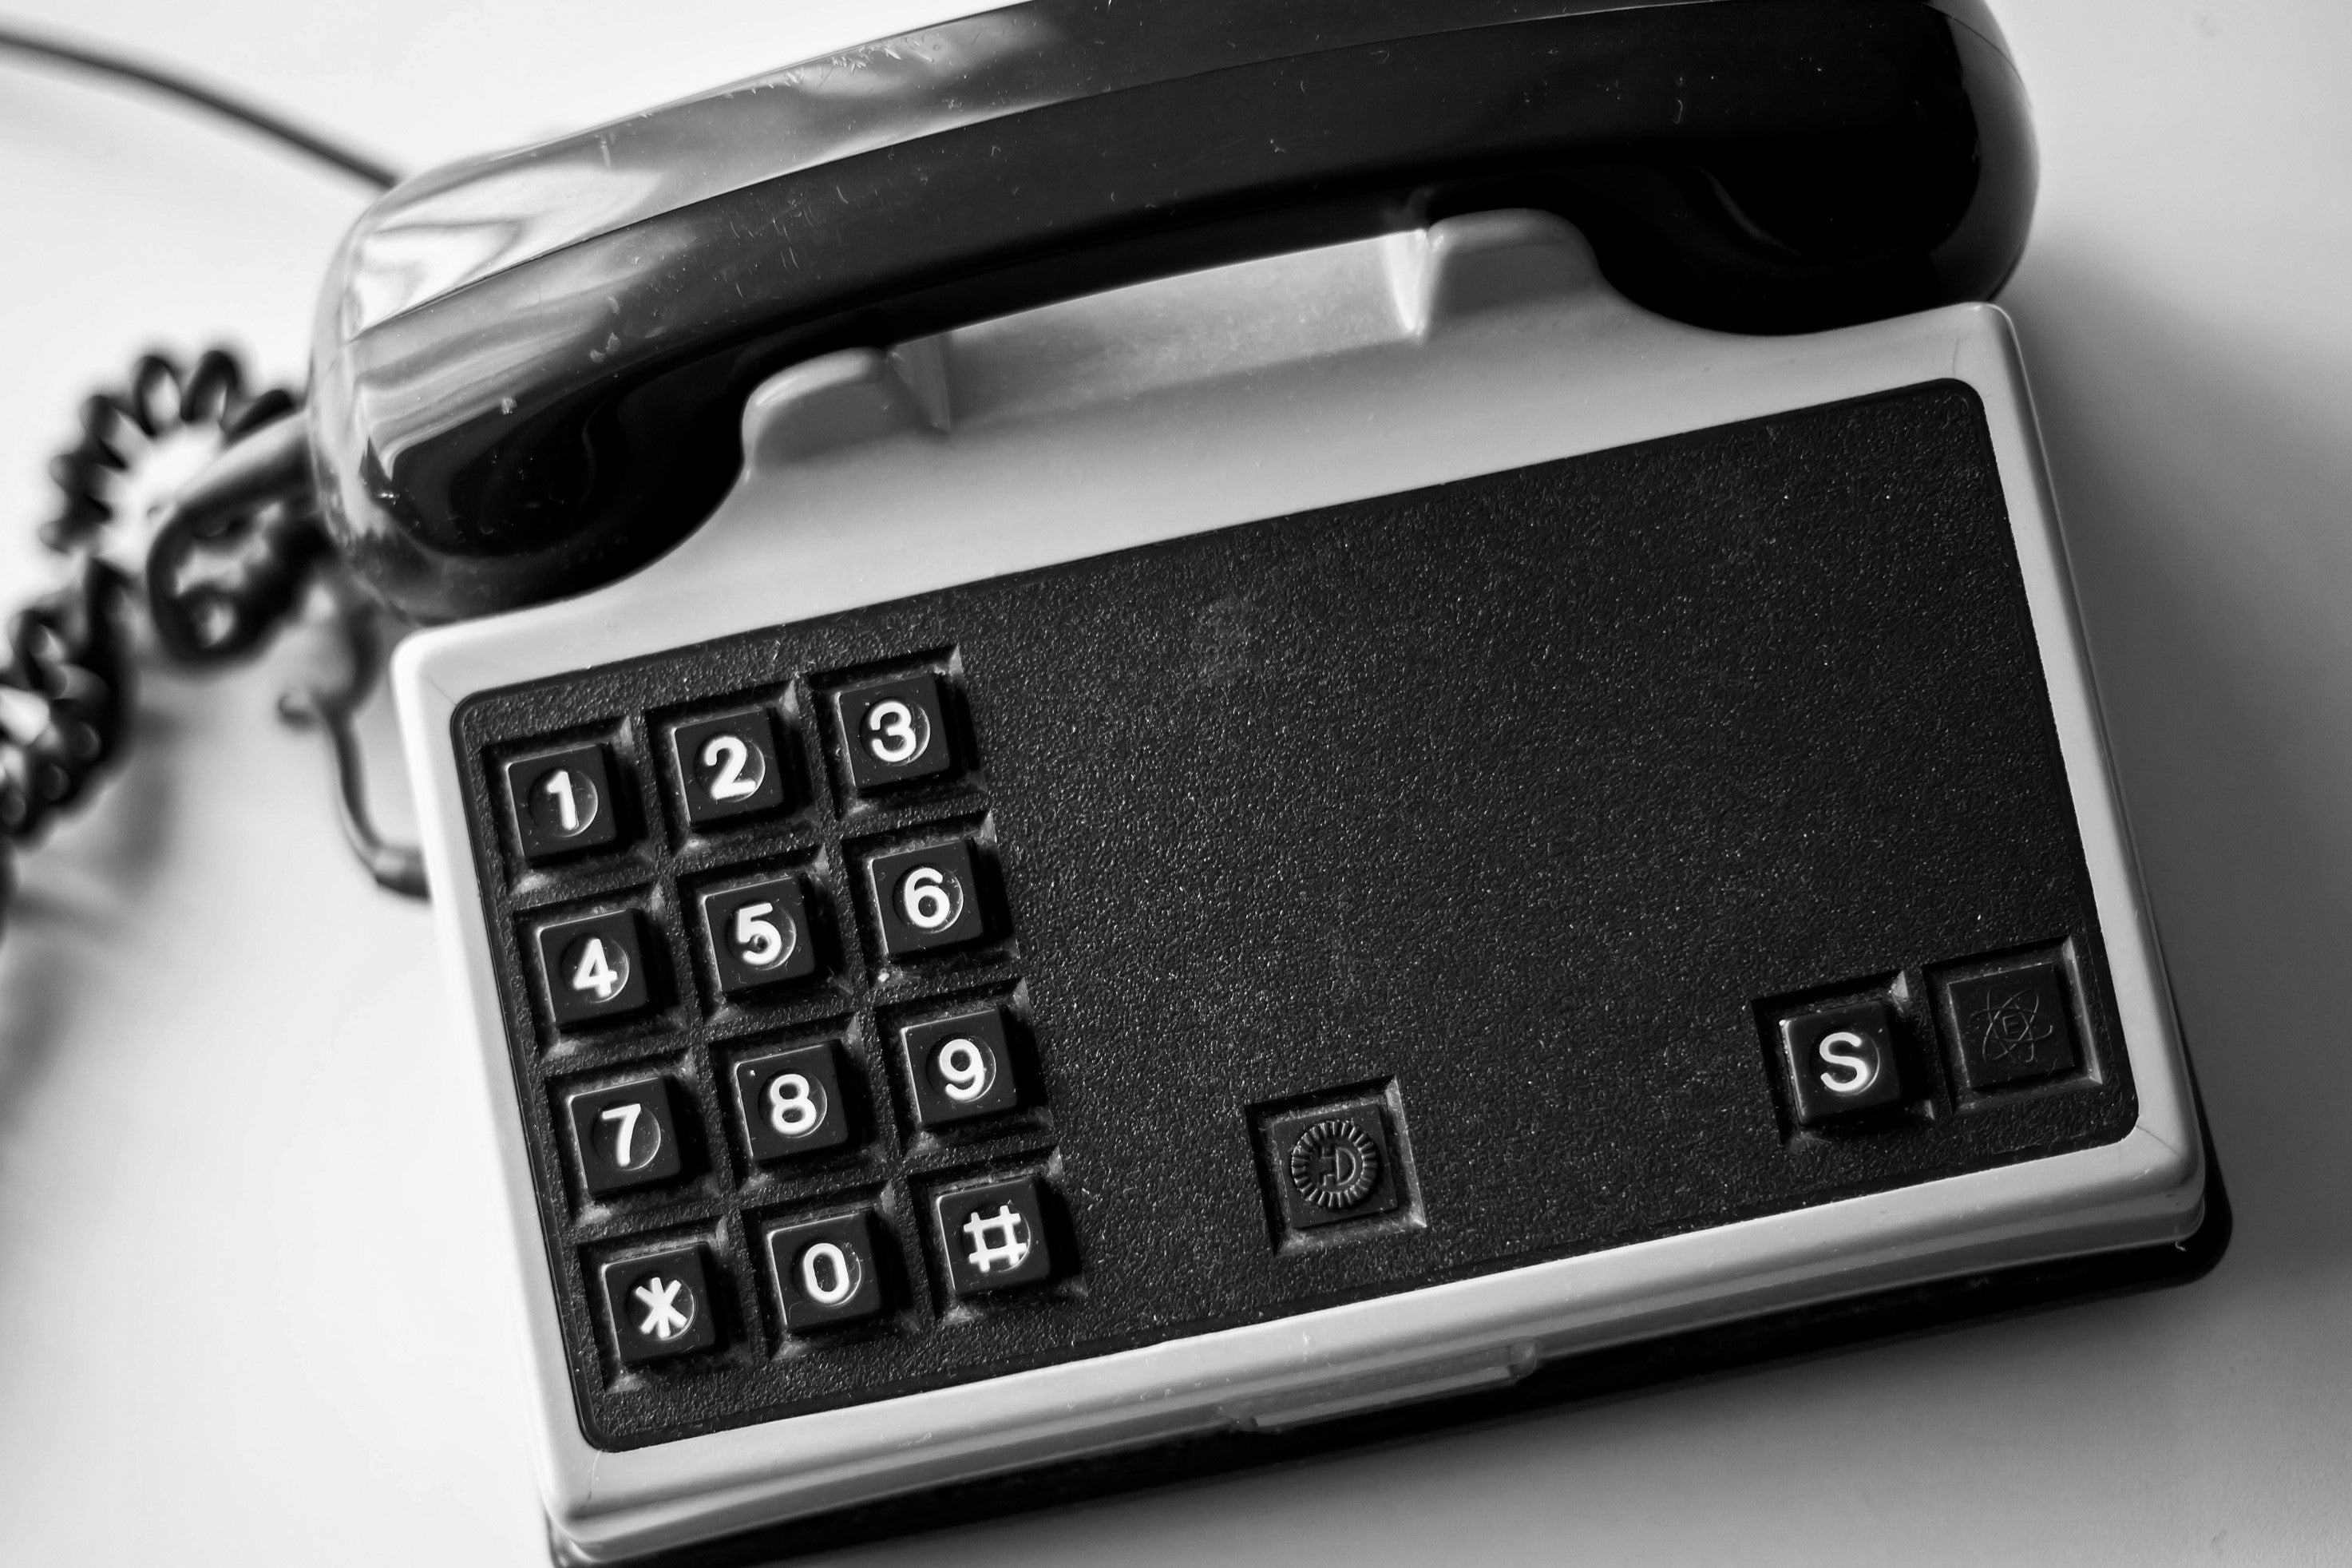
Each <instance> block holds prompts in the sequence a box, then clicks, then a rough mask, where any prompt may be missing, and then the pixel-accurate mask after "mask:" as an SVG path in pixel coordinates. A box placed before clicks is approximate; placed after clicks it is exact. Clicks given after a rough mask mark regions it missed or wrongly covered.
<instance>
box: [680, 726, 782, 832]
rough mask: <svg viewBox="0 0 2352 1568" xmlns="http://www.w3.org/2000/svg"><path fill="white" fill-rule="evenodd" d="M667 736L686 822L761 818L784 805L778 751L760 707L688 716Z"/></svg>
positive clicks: (704, 824)
mask: <svg viewBox="0 0 2352 1568" xmlns="http://www.w3.org/2000/svg"><path fill="white" fill-rule="evenodd" d="M669 739H670V751H671V754H672V756H673V757H674V758H675V759H676V762H677V782H678V793H679V795H681V797H683V799H684V801H685V804H686V820H687V823H688V826H694V827H709V826H715V825H717V824H720V823H726V822H732V821H735V820H738V819H740V818H744V817H752V816H765V815H766V814H768V813H770V812H772V811H776V810H779V809H781V808H782V805H784V801H785V791H784V768H783V761H782V758H783V752H782V749H781V748H780V747H779V746H778V745H777V744H776V725H775V721H774V720H772V719H771V718H770V717H769V716H768V710H766V709H764V708H742V709H738V710H735V711H733V712H731V713H721V714H719V715H717V716H716V717H713V718H709V719H695V720H689V721H687V722H685V723H682V724H679V725H677V726H676V727H675V728H674V729H672V730H671V731H670V732H669Z"/></svg>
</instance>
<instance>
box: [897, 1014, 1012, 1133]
mask: <svg viewBox="0 0 2352 1568" xmlns="http://www.w3.org/2000/svg"><path fill="white" fill-rule="evenodd" d="M1007 1038H1008V1037H1007V1033H1006V1029H1005V1023H1004V1009H1003V1008H1002V1007H983V1008H982V1009H980V1010H979V1011H978V1012H974V1013H959V1014H957V1015H956V1016H954V1017H952V1018H934V1019H932V1020H930V1021H929V1022H928V1023H922V1024H909V1025H908V1026H906V1027H905V1028H903V1029H901V1030H899V1031H898V1048H899V1050H900V1052H901V1053H902V1054H903V1056H904V1058H905V1060H906V1064H907V1079H908V1082H910V1083H912V1084H913V1085H914V1086H915V1121H916V1124H917V1125H919V1126H922V1127H943V1126H946V1125H948V1124H950V1123H951V1122H957V1121H971V1119H972V1118H974V1117H979V1116H993V1115H995V1114H996V1113H997V1112H999V1111H1003V1110H1013V1109H1015V1108H1016V1107H1018V1106H1019V1105H1020V1103H1021V1085H1020V1076H1019V1074H1017V1073H1016V1072H1014V1071H1013V1052H1012V1049H1011V1047H1010V1046H1009V1045H1008V1044H1007Z"/></svg>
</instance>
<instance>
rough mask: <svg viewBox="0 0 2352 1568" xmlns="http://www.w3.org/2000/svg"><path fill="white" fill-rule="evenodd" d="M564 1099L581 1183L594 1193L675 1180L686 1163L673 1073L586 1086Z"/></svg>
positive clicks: (625, 1189) (622, 1190)
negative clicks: (674, 1101)
mask: <svg viewBox="0 0 2352 1568" xmlns="http://www.w3.org/2000/svg"><path fill="white" fill-rule="evenodd" d="M564 1105H565V1107H566V1109H568V1110H570V1112H571V1116H572V1152H573V1153H574V1154H575V1155H576V1156H578V1158H579V1161H580V1184H581V1185H583V1186H584V1187H586V1188H587V1189H588V1191H589V1194H591V1195H592V1196H594V1197H600V1198H602V1197H609V1196H611V1195H612V1194H614V1193H625V1192H627V1191H629V1190H630V1189H631V1188H633V1187H646V1186H651V1185H653V1184H655V1183H656V1182H667V1181H673V1180H675V1179H676V1178H677V1175H678V1173H679V1172H681V1171H682V1170H684V1169H685V1162H684V1160H683V1159H682V1157H681V1156H680V1153H679V1150H678V1146H677V1115H676V1113H675V1112H674V1110H673V1109H672V1107H671V1104H670V1095H669V1079H666V1078H664V1077H662V1076H661V1075H660V1074H658V1073H656V1074H652V1075H650V1076H648V1077H646V1078H638V1079H630V1080H629V1081H628V1082H626V1083H617V1084H613V1085H611V1086H609V1087H607V1088H604V1089H582V1090H581V1091H580V1092H579V1093H577V1094H574V1095H572V1097H571V1098H570V1099H568V1100H565V1101H564Z"/></svg>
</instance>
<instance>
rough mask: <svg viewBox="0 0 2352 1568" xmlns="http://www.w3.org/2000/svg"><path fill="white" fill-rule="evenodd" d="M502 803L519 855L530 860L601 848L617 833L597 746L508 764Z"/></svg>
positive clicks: (608, 776)
mask: <svg viewBox="0 0 2352 1568" xmlns="http://www.w3.org/2000/svg"><path fill="white" fill-rule="evenodd" d="M507 805H508V806H509V809H510V810H511V811H512V813H513V817H514V828H515V838H516V840H517V841H518V842H519V843H520V844H521V846H522V858H524V859H525V860H528V861H530V862H532V863H534V864H536V863H537V862H539V861H541V860H552V859H555V858H557V857H559V856H563V855H578V854H584V853H585V852H587V851H588V850H591V849H601V848H604V847H606V846H608V845H611V844H614V843H615V842H617V841H618V840H619V838H620V836H621V833H620V826H619V809H618V803H617V802H616V801H615V800H614V797H613V774H612V761H611V758H610V757H609V756H608V755H607V754H606V752H605V750H604V747H603V746H600V745H590V746H569V747H566V748H565V749H564V750H562V751H560V752H541V753H539V754H538V755H537V756H531V757H518V758H516V759H515V760H514V761H513V762H510V763H508V764H507Z"/></svg>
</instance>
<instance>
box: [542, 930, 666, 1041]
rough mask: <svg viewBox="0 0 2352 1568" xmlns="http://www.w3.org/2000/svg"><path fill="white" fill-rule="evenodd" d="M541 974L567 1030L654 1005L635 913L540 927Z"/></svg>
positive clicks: (550, 1005)
mask: <svg viewBox="0 0 2352 1568" xmlns="http://www.w3.org/2000/svg"><path fill="white" fill-rule="evenodd" d="M539 972H540V977H541V980H542V981H543V982H544V983H545V984H546V987H547V1005H548V1008H549V1010H550V1011H551V1012H552V1013H553V1014H554V1015H555V1021H556V1023H557V1024H559V1025H562V1026H566V1027H572V1026H578V1025H582V1024H597V1023H602V1022H604V1020H605V1019H608V1018H625V1017H628V1016H631V1015H632V1014H635V1013H642V1012H644V1011H645V1010H646V1007H647V1006H648V1005H651V1004H652V1002H653V986H652V985H651V984H649V983H648V981H647V978H646V961H645V939H644V936H643V934H642V933H641V932H640V931H639V930H638V926H637V916H636V911H635V910H615V911H614V912H613V913H611V914H604V915H582V916H580V917H579V918H578V919H576V920H568V921H551V922H550V923H548V924H546V925H543V926H541V927H540V928H539Z"/></svg>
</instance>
